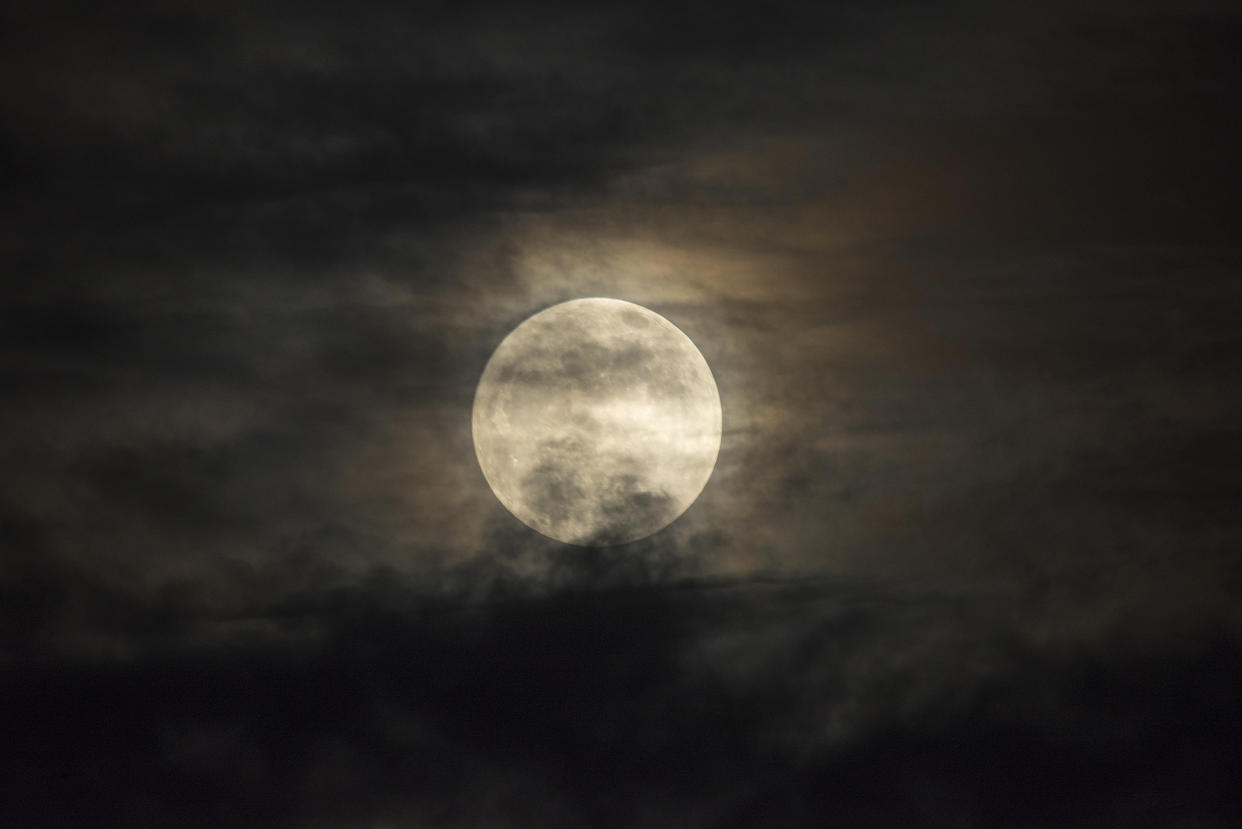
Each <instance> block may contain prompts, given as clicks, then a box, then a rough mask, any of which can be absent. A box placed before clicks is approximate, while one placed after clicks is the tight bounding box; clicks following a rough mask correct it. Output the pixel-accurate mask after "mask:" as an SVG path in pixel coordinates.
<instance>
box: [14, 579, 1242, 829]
mask: <svg viewBox="0 0 1242 829" xmlns="http://www.w3.org/2000/svg"><path fill="white" fill-rule="evenodd" d="M579 560H580V561H581V560H582V559H579ZM575 572H576V575H575V576H574V579H573V581H572V582H571V583H570V585H569V586H567V587H564V588H557V589H553V590H551V592H546V593H542V594H538V593H526V594H524V595H522V594H518V595H512V594H510V595H506V594H504V593H498V594H496V595H495V596H493V597H492V598H491V599H488V600H484V601H481V602H480V601H470V602H462V601H461V600H460V598H448V599H445V598H443V597H435V596H430V595H427V594H426V593H424V592H422V590H421V589H420V588H418V587H415V586H414V585H411V584H408V583H403V582H402V581H401V580H400V577H399V576H398V575H397V574H395V573H393V572H391V571H389V572H383V571H377V572H375V573H374V574H373V578H372V579H371V580H370V581H369V582H367V583H364V584H363V585H360V586H359V587H357V588H354V589H347V590H336V589H334V590H330V591H327V592H322V591H317V590H311V591H310V592H308V593H307V594H305V596H304V599H303V600H302V602H301V604H300V605H297V604H294V605H289V606H288V608H289V609H288V610H287V611H279V610H277V608H275V607H273V608H272V609H271V610H269V611H266V612H265V613H262V612H261V613H260V616H261V617H262V618H264V619H265V622H266V624H268V625H270V626H272V627H273V628H274V629H279V630H280V631H282V635H281V636H279V637H275V636H273V637H271V638H269V639H268V640H267V641H266V642H264V641H263V640H262V639H261V638H258V637H256V636H254V635H244V634H243V631H242V629H240V628H239V629H238V634H237V635H235V636H233V637H231V638H229V637H227V636H223V635H222V638H217V639H215V640H213V641H212V643H211V644H207V645H202V646H197V647H188V648H187V647H174V648H171V649H169V648H167V647H161V646H158V643H159V642H160V641H161V640H162V638H163V637H162V634H161V633H160V632H159V629H160V628H159V627H157V626H156V625H155V624H153V621H154V618H153V617H151V616H149V615H147V616H146V617H145V619H144V620H143V621H142V622H141V623H140V624H136V625H134V626H132V627H131V628H130V631H131V634H132V635H134V636H137V637H139V638H140V639H144V640H145V641H146V642H147V643H148V648H147V649H145V650H143V651H141V652H139V653H138V654H137V655H133V654H131V655H130V656H128V657H126V658H103V659H100V658H98V657H96V658H91V659H88V660H85V661H78V660H75V661H71V662H65V663H42V664H39V663H30V664H27V665H24V666H22V667H21V668H20V669H18V670H6V671H5V673H4V678H3V682H4V686H5V688H4V690H5V698H6V700H9V703H8V704H7V705H6V707H5V714H4V716H5V720H6V722H5V730H6V733H7V734H10V735H11V740H12V742H11V743H10V745H11V751H12V752H13V755H12V756H13V757H14V759H15V760H16V761H17V762H16V763H15V765H14V766H12V768H14V769H16V770H18V771H17V778H16V779H15V782H16V783H17V784H18V785H19V787H20V789H19V790H21V791H23V792H25V793H26V795H25V796H23V797H22V798H20V799H18V800H16V801H12V800H11V801H9V802H7V803H6V806H5V809H6V812H5V814H6V818H7V819H9V820H14V821H18V822H26V823H29V822H32V821H33V822H48V821H52V820H57V819H61V820H71V819H74V817H73V816H74V815H82V814H88V813H89V814H91V815H93V816H95V817H96V818H97V822H104V823H111V824H115V825H133V824H138V823H144V822H152V821H154V822H167V821H175V822H178V823H179V824H181V825H208V824H214V825H219V824H220V823H221V822H224V823H229V824H232V825H337V824H340V825H345V824H351V823H352V824H356V823H358V822H371V821H383V820H390V821H394V822H397V823H400V822H403V821H404V822H408V821H414V822H422V821H431V822H432V823H433V824H434V823H438V825H445V826H461V825H470V824H471V823H472V822H475V821H486V822H489V823H491V824H493V825H501V826H523V825H536V824H539V823H541V822H544V821H546V820H548V819H550V817H556V816H558V815H559V816H562V817H564V818H566V819H570V820H572V821H574V822H581V823H590V824H592V825H602V826H613V825H615V826H628V825H637V824H638V823H642V824H643V825H675V824H677V823H678V822H682V823H684V822H686V821H690V822H692V823H697V822H707V823H712V824H715V825H727V826H758V825H774V824H776V825H790V826H795V825H819V823H820V822H821V821H822V817H823V815H824V814H827V813H831V814H833V815H834V816H835V818H836V819H838V820H840V821H841V822H842V823H843V824H844V825H874V822H875V821H877V820H879V821H881V822H891V821H893V820H897V819H904V820H910V821H914V822H916V823H919V824H922V825H940V824H955V825H961V824H962V823H963V822H966V823H972V822H973V823H978V824H995V823H997V822H1002V823H1003V822H1009V821H1012V820H1015V819H1017V820H1020V821H1025V822H1026V825H1047V826H1051V825H1065V823H1066V822H1074V821H1083V820H1092V821H1095V822H1097V823H1099V824H1101V825H1116V826H1121V825H1127V824H1128V823H1132V821H1133V820H1134V819H1135V818H1136V815H1138V814H1144V815H1148V816H1157V818H1159V819H1162V820H1163V819H1192V818H1195V819H1200V820H1203V821H1205V822H1206V825H1217V824H1219V825H1224V823H1225V822H1226V821H1228V820H1229V819H1232V818H1236V813H1234V812H1233V811H1232V809H1233V806H1232V803H1233V800H1232V798H1231V797H1230V792H1231V788H1230V786H1229V783H1228V781H1227V780H1226V776H1227V775H1226V772H1225V771H1224V769H1225V768H1226V767H1227V762H1226V756H1227V754H1228V753H1229V752H1230V750H1231V746H1233V745H1234V744H1235V742H1236V739H1237V738H1238V736H1239V735H1238V734H1237V729H1236V727H1235V726H1234V725H1232V717H1231V716H1230V713H1229V712H1230V711H1231V706H1232V700H1233V699H1234V698H1235V696H1236V693H1237V692H1238V691H1239V690H1242V650H1240V649H1239V645H1238V642H1237V640H1236V638H1234V637H1233V636H1231V635H1228V634H1225V633H1223V632H1222V631H1221V630H1219V629H1215V630H1214V629H1212V628H1204V627H1198V628H1196V627H1191V628H1188V629H1184V630H1181V631H1179V632H1178V633H1177V634H1176V635H1175V634H1173V633H1172V632H1171V631H1166V632H1165V634H1164V636H1165V638H1163V639H1153V638H1152V637H1153V634H1151V633H1137V634H1136V633H1134V632H1130V633H1126V632H1123V631H1117V632H1113V633H1109V634H1108V635H1106V636H1103V637H1101V638H1099V639H1097V640H1094V641H1091V642H1089V643H1086V644H1084V643H1083V642H1082V641H1078V642H1073V641H1071V642H1066V641H1061V642H1044V643H1037V642H1035V641H1033V640H1032V639H1031V638H1030V637H1029V635H1028V634H1027V633H1026V632H1025V631H1026V630H1027V629H1028V627H1027V623H1028V622H1029V619H1027V618H1024V617H1025V614H1026V611H1023V612H1022V613H1020V614H1018V615H1017V616H1015V614H1014V613H1013V608H1012V604H1011V603H1010V602H1009V601H1007V600H1005V599H1003V598H1000V597H995V596H986V595H975V596H963V595H950V594H941V595H937V594H934V593H929V592H927V591H926V590H925V589H916V590H913V591H912V590H909V589H906V588H900V587H895V586H892V585H889V586H885V585H880V584H871V585H867V584H864V583H857V582H855V583H846V582H835V583H834V582H767V583H765V582H750V583H745V582H742V583H729V582H723V583H711V582H707V583H704V582H693V581H691V582H681V583H662V582H658V581H657V582H651V581H645V582H644V581H641V580H640V581H638V582H633V583H631V584H629V585H623V586H618V587H611V588H609V587H597V586H593V585H597V584H600V583H601V582H600V581H599V574H598V573H593V571H592V569H591V568H590V567H588V566H584V565H581V564H579V565H576V570H575ZM64 588H65V586H64V585H59V586H58V590H59V591H60V593H61V594H62V595H67V593H66V592H65V590H64ZM113 601H114V608H115V609H117V610H120V611H121V614H120V615H121V617H124V616H125V615H127V612H128V613H130V614H132V613H134V612H135V611H137V608H133V607H132V605H130V606H127V605H126V601H130V602H132V601H133V598H132V597H131V598H129V599H128V600H126V599H122V600H121V601H120V603H119V604H115V599H114V600H113ZM165 606H166V607H169V608H171V607H174V606H175V607H178V608H180V614H179V616H178V617H177V618H180V620H181V624H182V625H183V627H182V629H183V630H184V629H185V628H184V625H186V624H190V625H208V626H214V627H219V628H220V629H221V634H223V633H224V631H226V630H227V629H228V628H229V626H231V625H237V624H239V623H241V622H242V621H244V620H242V619H235V620H233V619H229V618H227V617H215V618H212V617H210V616H205V617H199V618H193V615H192V614H189V613H187V611H186V609H187V608H188V607H189V606H190V605H189V604H187V603H186V602H185V601H184V600H182V601H180V602H176V601H172V600H170V601H168V602H167V603H166V605H165ZM298 606H300V607H302V608H303V610H302V611H301V612H300V613H292V611H293V609H294V608H295V607H298ZM127 607H129V608H131V609H129V610H128V611H127ZM312 608H313V609H312ZM145 612H147V613H149V612H150V611H149V610H148V611H145ZM138 613H139V616H142V613H143V611H138ZM112 618H113V619H114V620H115V619H116V618H117V616H116V614H113V617H112ZM152 645H154V646H155V647H150V646H152ZM1138 804H1142V805H1141V806H1139V805H1138ZM1136 810H1139V811H1136ZM1213 821H1215V823H1214V822H1213Z"/></svg>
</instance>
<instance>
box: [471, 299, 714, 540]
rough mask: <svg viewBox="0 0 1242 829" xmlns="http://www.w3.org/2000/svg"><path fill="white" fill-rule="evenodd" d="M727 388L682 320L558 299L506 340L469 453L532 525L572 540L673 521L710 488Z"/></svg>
mask: <svg viewBox="0 0 1242 829" xmlns="http://www.w3.org/2000/svg"><path fill="white" fill-rule="evenodd" d="M720 425H721V411H720V393H719V392H718V391H717V389H716V380H715V378H714V377H713V376H712V372H711V369H710V368H709V367H708V365H707V361H706V360H705V359H703V355H702V354H701V353H700V352H699V350H698V348H696V347H695V345H694V343H693V342H691V341H690V338H689V337H687V336H686V335H685V334H683V333H682V332H681V330H680V329H679V328H677V326H675V325H673V324H672V323H671V322H669V321H668V320H666V319H665V318H664V317H662V316H660V315H659V314H657V313H655V312H654V311H651V310H649V309H647V308H644V307H642V306H641V305H635V304H634V303H632V302H625V301H623V300H619V299H608V298H603V297H592V298H589V299H575V300H571V301H569V302H562V303H560V304H559V305H553V306H552V307H550V308H547V309H545V310H543V311H540V312H539V313H537V314H535V315H534V316H532V317H529V318H528V319H526V320H525V321H524V322H523V323H522V324H521V325H519V326H518V327H517V328H515V329H513V331H512V332H511V333H510V334H509V335H508V336H507V337H505V339H504V340H503V341H502V342H501V343H500V345H499V346H498V347H497V348H496V351H495V353H494V354H492V356H491V359H490V360H488V362H487V366H486V367H485V368H484V369H483V375H482V377H481V378H480V379H479V386H478V389H477V390H476V391H475V396H474V412H473V418H472V426H473V431H474V450H475V454H476V455H477V456H478V459H479V466H480V467H482V469H483V475H484V477H485V478H486V479H487V483H488V484H489V485H490V486H491V488H492V492H494V493H495V494H496V497H497V498H498V499H499V500H500V502H501V503H502V504H504V506H505V508H506V509H508V510H509V512H511V513H513V515H514V516H516V517H517V518H518V520H520V521H521V522H522V523H523V524H525V525H526V526H528V527H530V528H531V529H533V530H535V531H537V532H539V533H542V534H543V535H546V536H548V537H549V538H554V539H556V540H557V541H563V542H566V543H569V544H577V545H580V546H588V547H601V546H611V545H615V544H625V543H627V542H630V541H636V540H638V539H640V538H645V537H647V536H649V535H651V534H653V533H656V532H659V531H660V530H662V529H664V528H665V527H667V526H668V525H669V524H671V523H672V522H673V521H674V520H676V519H677V517H678V516H680V515H681V514H682V513H683V512H685V511H686V509H687V508H688V507H689V506H690V505H691V504H693V503H694V501H695V499H697V498H698V497H699V493H701V492H702V491H703V487H704V486H706V485H707V481H708V479H709V478H710V477H711V474H712V470H713V469H714V468H715V466H716V457H717V454H718V453H719V451H720Z"/></svg>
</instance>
